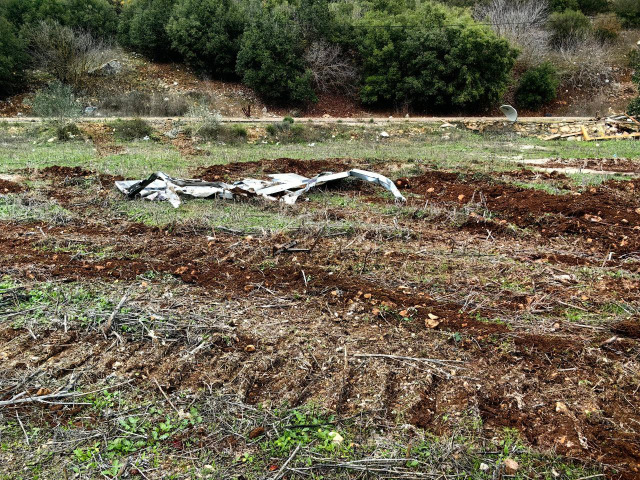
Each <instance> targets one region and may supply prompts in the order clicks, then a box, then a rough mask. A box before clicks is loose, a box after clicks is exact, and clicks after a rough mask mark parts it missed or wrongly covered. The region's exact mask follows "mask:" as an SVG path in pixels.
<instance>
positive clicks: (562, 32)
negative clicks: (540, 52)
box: [548, 10, 591, 47]
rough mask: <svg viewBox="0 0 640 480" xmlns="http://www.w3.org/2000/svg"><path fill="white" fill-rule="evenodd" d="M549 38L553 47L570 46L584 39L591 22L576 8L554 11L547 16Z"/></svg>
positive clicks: (589, 29)
mask: <svg viewBox="0 0 640 480" xmlns="http://www.w3.org/2000/svg"><path fill="white" fill-rule="evenodd" d="M548 27H549V30H550V34H551V35H550V38H549V41H550V42H551V44H552V45H553V46H554V47H562V46H572V45H575V44H576V43H578V42H580V41H582V40H584V39H585V38H586V37H587V35H588V34H589V32H590V31H591V22H590V21H589V19H588V18H587V17H586V16H585V15H584V14H583V13H582V12H578V11H576V10H565V11H564V12H556V13H553V14H551V15H550V16H549V24H548Z"/></svg>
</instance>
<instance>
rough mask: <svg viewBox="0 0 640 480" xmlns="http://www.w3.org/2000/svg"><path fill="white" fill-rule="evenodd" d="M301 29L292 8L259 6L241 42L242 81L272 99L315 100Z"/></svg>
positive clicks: (282, 100) (238, 70)
mask: <svg viewBox="0 0 640 480" xmlns="http://www.w3.org/2000/svg"><path fill="white" fill-rule="evenodd" d="M303 50H304V45H303V43H302V32H301V30H300V27H299V25H298V24H297V23H296V22H295V21H294V19H293V11H292V10H291V9H290V8H285V6H284V5H283V6H281V7H279V8H269V7H267V6H265V7H262V8H261V9H260V10H259V13H257V14H256V18H255V21H254V23H252V24H251V26H249V27H248V29H247V30H246V31H245V32H244V35H243V36H242V40H241V42H240V51H239V53H238V62H237V66H236V70H237V73H238V75H240V76H241V77H242V80H243V81H244V83H246V84H247V85H248V86H250V87H251V88H253V89H254V90H255V91H256V92H257V93H258V94H259V95H261V96H262V97H263V98H265V99H267V100H271V101H275V102H293V103H305V102H310V101H316V100H317V97H316V94H315V91H314V90H313V86H312V73H311V71H310V70H308V69H307V68H306V66H305V64H304V60H303Z"/></svg>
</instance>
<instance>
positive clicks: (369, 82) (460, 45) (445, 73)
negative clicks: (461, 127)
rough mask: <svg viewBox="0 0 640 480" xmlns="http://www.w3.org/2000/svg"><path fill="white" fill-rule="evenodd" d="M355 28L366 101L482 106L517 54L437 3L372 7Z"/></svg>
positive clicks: (501, 84) (497, 91) (498, 90)
mask: <svg viewBox="0 0 640 480" xmlns="http://www.w3.org/2000/svg"><path fill="white" fill-rule="evenodd" d="M396 25H408V26H409V27H410V28H407V29H401V28H396V27H395V26H396ZM358 26H361V28H357V31H358V32H359V34H358V45H359V50H360V56H361V59H362V70H363V72H362V75H363V80H362V89H361V92H360V97H361V99H362V101H363V103H365V104H368V105H384V104H395V105H396V106H403V107H404V106H406V107H418V108H427V107H431V108H436V109H445V108H475V109H477V108H480V107H484V106H487V105H490V104H491V103H493V102H496V101H497V100H498V99H499V97H500V95H501V94H502V92H503V91H504V89H505V88H506V86H507V84H508V81H509V72H510V71H511V68H512V67H513V65H514V62H515V59H516V56H517V50H515V49H514V48H512V47H511V46H510V45H509V43H508V41H507V40H505V39H502V38H499V37H498V36H497V35H496V34H495V33H494V32H493V31H492V30H491V29H489V28H488V27H486V26H482V25H478V24H477V23H475V21H474V20H473V19H472V18H471V17H470V16H469V15H468V14H466V13H464V12H460V11H458V10H452V9H450V8H446V7H444V6H443V5H440V4H436V3H429V2H425V3H422V4H421V5H420V6H419V7H417V8H416V9H415V10H406V11H404V12H402V13H399V14H390V13H388V12H383V11H371V12H368V13H366V14H365V15H364V17H363V18H362V20H361V21H360V22H359V23H357V24H356V27H358Z"/></svg>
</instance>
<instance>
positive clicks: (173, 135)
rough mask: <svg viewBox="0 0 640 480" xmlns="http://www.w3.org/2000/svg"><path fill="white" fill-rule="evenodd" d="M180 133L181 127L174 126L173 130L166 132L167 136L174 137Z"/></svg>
mask: <svg viewBox="0 0 640 480" xmlns="http://www.w3.org/2000/svg"><path fill="white" fill-rule="evenodd" d="M179 133H180V129H179V128H172V129H171V130H169V131H168V132H165V133H164V136H165V137H168V138H171V139H174V138H176V137H177V136H178V134H179Z"/></svg>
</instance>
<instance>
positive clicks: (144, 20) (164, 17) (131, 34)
mask: <svg viewBox="0 0 640 480" xmlns="http://www.w3.org/2000/svg"><path fill="white" fill-rule="evenodd" d="M175 3H176V0H138V1H134V2H131V3H129V4H127V5H126V6H125V7H124V10H123V12H122V14H121V15H120V23H119V25H118V40H119V41H120V43H121V44H122V45H125V46H127V47H130V48H133V49H135V50H136V51H138V52H140V53H142V54H144V55H146V56H148V57H151V58H154V59H156V60H167V59H168V58H170V57H171V53H172V51H171V49H170V48H167V46H168V45H171V40H170V38H169V35H168V34H167V23H168V22H169V16H170V15H169V14H170V12H171V11H172V10H173V7H174V5H175Z"/></svg>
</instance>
